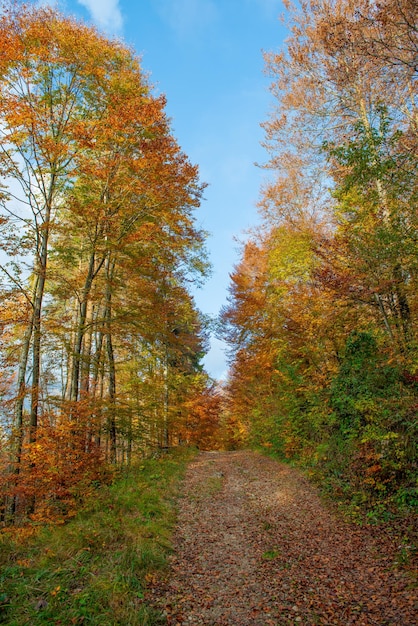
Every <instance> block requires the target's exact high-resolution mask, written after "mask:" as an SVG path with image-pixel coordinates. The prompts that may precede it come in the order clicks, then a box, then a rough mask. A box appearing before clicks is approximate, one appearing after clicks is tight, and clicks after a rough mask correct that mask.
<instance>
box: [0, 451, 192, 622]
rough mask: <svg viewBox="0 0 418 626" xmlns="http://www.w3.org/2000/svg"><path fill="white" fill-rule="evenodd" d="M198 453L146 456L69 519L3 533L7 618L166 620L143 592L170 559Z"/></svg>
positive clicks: (0, 615)
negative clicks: (188, 474) (179, 503)
mask: <svg viewBox="0 0 418 626" xmlns="http://www.w3.org/2000/svg"><path fill="white" fill-rule="evenodd" d="M193 454H194V452H193V451H192V450H187V449H181V450H180V449H179V450H175V451H173V452H170V453H169V454H167V455H165V456H164V457H162V458H157V459H150V460H146V461H143V462H142V463H141V464H139V465H136V466H135V467H133V468H131V470H130V471H129V472H128V473H126V475H124V476H122V477H119V479H118V480H117V481H115V483H114V484H113V485H111V486H110V487H105V488H101V489H100V490H98V492H97V493H96V494H95V497H94V498H92V499H91V500H89V502H88V503H87V504H86V506H85V507H84V508H83V510H82V511H80V512H79V513H78V515H77V516H76V517H75V518H74V519H72V520H71V521H70V522H68V523H67V524H65V525H63V526H58V527H57V526H43V527H36V528H33V527H32V528H31V529H30V531H29V530H28V529H26V530H25V531H23V530H22V531H19V530H14V531H8V532H4V533H3V534H1V535H0V623H1V624H9V625H10V626H38V625H44V624H56V625H58V624H62V625H65V626H70V625H71V624H75V625H77V624H89V625H97V626H99V625H100V626H111V625H116V624H123V625H124V626H139V625H141V626H146V625H152V624H160V623H163V622H162V618H161V616H160V615H158V613H156V612H155V611H154V610H153V609H152V608H150V607H149V606H147V604H146V602H145V600H144V594H145V589H146V586H147V583H149V582H150V581H152V580H153V577H154V575H155V573H156V572H157V571H158V570H161V569H162V568H164V566H165V564H166V557H167V555H168V553H169V552H170V535H171V531H172V526H173V523H174V519H175V496H176V493H177V491H178V486H179V482H180V480H181V477H182V475H183V472H184V469H185V467H186V465H187V463H188V461H189V460H190V459H191V458H192V456H193Z"/></svg>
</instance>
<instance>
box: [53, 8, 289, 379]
mask: <svg viewBox="0 0 418 626" xmlns="http://www.w3.org/2000/svg"><path fill="white" fill-rule="evenodd" d="M58 7H59V8H60V9H61V10H63V11H64V12H65V13H70V14H73V15H75V16H77V17H82V18H83V19H84V20H86V21H87V22H89V23H94V24H95V25H96V26H98V28H99V29H100V30H101V31H103V32H105V33H106V34H108V35H110V36H116V37H119V38H121V39H123V40H124V41H125V42H126V43H127V44H128V45H130V46H131V47H132V48H133V49H134V50H135V52H136V53H137V54H138V55H139V56H140V57H141V58H142V67H143V69H144V71H145V72H146V73H148V74H149V80H150V82H151V84H152V85H154V92H155V93H164V94H165V95H166V97H167V109H166V110H167V114H168V115H169V117H170V118H171V120H172V128H173V133H174V135H175V137H176V139H177V141H178V143H179V145H180V146H181V148H182V150H183V151H184V152H185V153H186V154H187V155H188V157H189V159H190V160H191V162H192V163H194V164H197V165H199V169H200V175H201V180H202V181H204V182H206V183H208V188H207V189H206V192H205V200H204V202H203V203H202V206H201V208H200V210H199V211H198V213H197V220H198V224H199V225H200V226H201V227H203V228H204V229H205V230H207V231H209V233H210V237H209V240H208V242H207V247H208V250H209V254H210V259H211V262H212V265H213V274H212V277H211V279H210V280H208V282H207V283H206V285H205V287H203V289H199V290H198V291H197V292H195V293H194V295H195V299H196V303H197V305H198V307H199V308H200V309H201V310H202V311H203V312H204V313H206V314H209V315H212V316H216V315H217V314H218V312H219V310H220V308H221V306H222V305H224V304H225V303H226V298H227V290H228V285H229V274H230V273H231V271H232V270H233V266H234V264H235V263H236V262H237V261H238V259H239V254H238V249H239V245H238V243H237V240H241V241H242V240H243V239H244V238H245V231H246V230H247V229H248V228H250V227H253V226H255V225H256V223H257V220H258V215H257V209H256V203H257V200H258V198H259V192H260V186H261V183H262V181H263V180H265V178H266V173H265V172H264V171H263V170H262V169H260V168H258V167H256V166H255V162H263V161H265V160H266V152H265V150H264V149H263V148H262V147H261V145H260V142H261V141H262V139H263V131H262V129H261V128H260V123H261V122H263V121H264V120H266V119H267V116H268V112H269V110H270V109H271V107H272V106H273V100H272V96H271V95H270V93H269V91H268V86H269V79H268V77H266V76H265V75H264V72H263V70H264V60H263V56H262V51H263V50H265V51H270V50H278V49H280V48H281V47H282V45H283V41H284V38H285V36H286V32H285V30H284V28H283V26H282V25H281V23H280V21H279V16H280V14H281V13H282V11H283V6H282V2H281V0H65V1H64V2H60V3H58ZM205 366H206V369H207V371H208V372H209V374H210V375H211V376H213V377H214V378H222V377H224V376H225V373H226V359H225V354H224V346H223V344H222V343H221V342H220V341H218V340H216V339H213V340H212V347H211V350H210V352H209V354H208V355H207V357H206V359H205Z"/></svg>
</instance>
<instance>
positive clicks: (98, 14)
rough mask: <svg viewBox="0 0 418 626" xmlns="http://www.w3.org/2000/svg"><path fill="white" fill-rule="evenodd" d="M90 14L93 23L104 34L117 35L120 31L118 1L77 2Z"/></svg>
mask: <svg viewBox="0 0 418 626" xmlns="http://www.w3.org/2000/svg"><path fill="white" fill-rule="evenodd" d="M77 2H78V3H79V4H81V5H83V7H85V8H86V9H87V10H88V11H89V12H90V14H91V17H92V19H93V21H94V22H95V23H96V24H97V26H99V28H101V29H103V30H105V31H106V32H108V33H109V32H111V33H119V32H120V31H121V30H122V24H123V20H122V13H121V10H120V7H119V0H77Z"/></svg>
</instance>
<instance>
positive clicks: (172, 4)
mask: <svg viewBox="0 0 418 626" xmlns="http://www.w3.org/2000/svg"><path fill="white" fill-rule="evenodd" d="M158 8H159V13H160V15H161V17H162V19H163V20H164V21H166V22H167V23H168V25H169V26H170V27H171V28H172V29H173V30H174V31H175V32H176V34H177V35H179V36H180V37H184V36H189V35H191V34H195V33H196V31H201V30H202V28H205V27H207V26H208V25H209V24H211V23H212V22H214V21H215V19H216V17H217V13H218V11H217V8H216V6H215V3H214V2H213V1H212V0H159V1H158Z"/></svg>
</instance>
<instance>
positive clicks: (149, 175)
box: [0, 2, 208, 523]
mask: <svg viewBox="0 0 418 626" xmlns="http://www.w3.org/2000/svg"><path fill="white" fill-rule="evenodd" d="M0 47H1V50H0V126H1V131H0V173H1V177H2V186H1V197H0V201H1V208H2V211H1V213H2V215H1V218H0V231H1V234H0V237H1V239H0V241H1V243H0V248H1V249H0V263H1V266H0V275H1V289H0V320H1V326H0V359H1V366H2V367H1V375H0V394H1V401H2V405H1V414H0V420H1V421H0V429H1V430H0V436H1V439H2V453H1V454H2V456H1V459H0V463H1V466H2V467H1V470H2V491H1V494H0V510H1V516H2V519H3V520H4V522H5V523H8V522H10V521H12V522H13V521H15V522H16V523H18V522H20V521H24V520H25V519H29V518H30V519H44V518H45V519H49V518H50V517H53V516H54V515H55V516H58V517H65V516H66V515H69V514H70V511H71V510H73V508H74V506H75V505H76V502H77V498H79V497H81V495H82V494H83V493H84V494H85V493H86V492H87V491H88V489H89V485H94V484H99V483H100V482H102V481H104V480H107V479H108V478H109V476H110V475H111V474H112V471H113V470H112V469H111V467H113V468H114V467H116V466H119V465H121V464H129V463H131V459H132V457H133V456H134V455H138V454H139V455H144V454H147V453H148V452H149V451H150V450H153V449H156V448H165V447H167V446H171V445H173V444H175V443H177V442H178V441H179V440H180V439H181V429H182V428H183V424H184V422H185V419H186V414H187V411H188V408H187V407H188V403H189V402H190V398H191V396H192V395H193V394H195V391H196V385H197V383H196V380H197V379H199V380H200V381H201V380H202V378H204V376H205V374H204V373H202V371H201V369H202V368H201V366H200V358H201V356H202V355H203V354H204V352H205V342H206V336H205V322H204V320H203V319H202V316H201V315H200V313H199V312H198V311H197V309H196V307H195V304H194V301H193V298H192V296H191V295H190V292H189V286H190V285H191V284H193V283H195V282H198V281H200V280H202V278H203V277H204V276H205V273H206V271H207V269H208V264H207V261H206V258H205V250H204V240H205V233H204V232H203V231H201V230H199V229H198V228H197V227H196V225H195V218H194V211H195V209H196V208H197V207H198V206H199V203H200V199H201V196H202V193H203V189H204V185H203V184H202V183H201V182H200V181H199V174H198V169H197V167H196V166H194V165H192V164H191V163H190V162H189V160H188V158H187V156H186V155H185V154H184V153H183V152H182V151H181V149H180V147H179V146H178V144H177V142H176V140H175V139H174V137H173V135H172V133H171V129H170V124H169V120H168V119H167V117H166V114H165V110H164V107H165V99H164V97H163V96H158V97H157V96H155V95H153V93H152V91H151V88H150V86H149V85H148V83H147V80H146V78H145V76H144V73H143V72H142V69H141V66H140V63H139V60H138V59H137V58H136V57H135V56H134V55H133V54H132V52H131V51H130V50H129V49H128V48H126V47H125V46H124V45H122V44H121V43H119V42H117V41H110V40H108V39H107V38H105V37H104V36H102V35H100V34H99V33H98V32H96V31H95V30H94V29H93V28H90V27H87V26H85V25H83V24H82V23H79V22H77V21H75V20H73V19H70V18H67V17H64V16H63V15H61V14H60V13H58V12H57V11H55V10H53V9H51V8H47V7H42V8H39V7H34V6H24V5H17V4H16V3H14V2H12V3H10V4H9V3H8V2H4V3H3V4H2V13H1V16H0Z"/></svg>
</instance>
